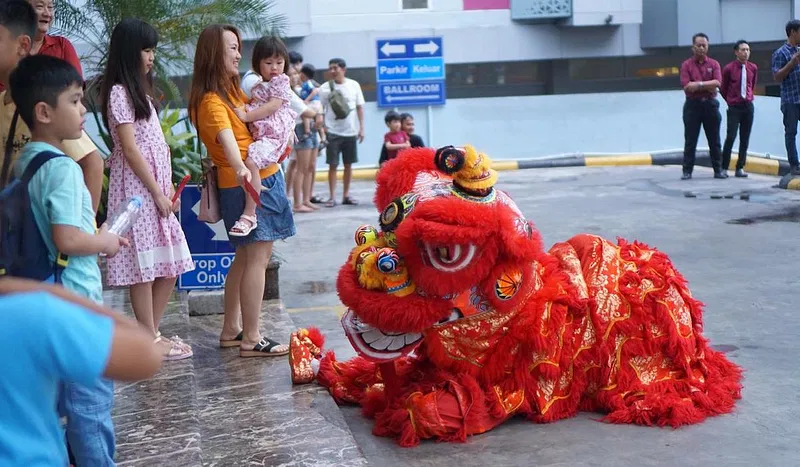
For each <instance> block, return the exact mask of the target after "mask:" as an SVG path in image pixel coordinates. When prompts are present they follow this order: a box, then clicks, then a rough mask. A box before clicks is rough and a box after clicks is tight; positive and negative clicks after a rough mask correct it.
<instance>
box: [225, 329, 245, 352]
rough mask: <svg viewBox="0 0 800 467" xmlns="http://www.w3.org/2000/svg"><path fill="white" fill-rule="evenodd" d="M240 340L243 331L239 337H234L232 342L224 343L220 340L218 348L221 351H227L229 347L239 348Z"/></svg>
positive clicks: (242, 336) (242, 337)
mask: <svg viewBox="0 0 800 467" xmlns="http://www.w3.org/2000/svg"><path fill="white" fill-rule="evenodd" d="M242 339H244V331H242V332H240V333H239V335H237V336H236V337H234V338H233V339H232V340H229V341H224V340H222V339H220V340H219V347H220V348H221V349H227V348H229V347H239V345H240V344H241V343H242Z"/></svg>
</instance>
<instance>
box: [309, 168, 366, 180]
mask: <svg viewBox="0 0 800 467" xmlns="http://www.w3.org/2000/svg"><path fill="white" fill-rule="evenodd" d="M377 173H378V169H353V180H375V174H377ZM343 175H344V171H343V170H337V171H336V179H337V180H341V179H342V177H343ZM314 181H317V182H327V181H328V171H327V170H317V174H316V176H315V177H314Z"/></svg>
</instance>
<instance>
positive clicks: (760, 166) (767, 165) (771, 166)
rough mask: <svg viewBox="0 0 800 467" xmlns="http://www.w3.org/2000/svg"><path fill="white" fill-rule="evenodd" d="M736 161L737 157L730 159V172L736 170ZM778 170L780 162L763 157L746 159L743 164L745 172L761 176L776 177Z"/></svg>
mask: <svg viewBox="0 0 800 467" xmlns="http://www.w3.org/2000/svg"><path fill="white" fill-rule="evenodd" d="M738 159H739V158H738V157H735V158H734V157H731V165H730V167H729V169H730V170H734V169H736V161H737V160H738ZM780 168H781V163H780V161H778V160H776V159H765V158H763V157H748V158H747V162H746V163H745V164H744V170H745V171H747V172H752V173H755V174H761V175H778V174H779V172H780Z"/></svg>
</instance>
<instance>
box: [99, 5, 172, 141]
mask: <svg viewBox="0 0 800 467" xmlns="http://www.w3.org/2000/svg"><path fill="white" fill-rule="evenodd" d="M157 44H158V32H157V31H156V30H155V28H154V27H153V26H151V25H150V24H148V23H146V22H144V21H141V20H138V19H135V18H126V19H123V20H122V21H120V22H119V24H117V25H116V26H115V27H114V32H113V33H111V45H110V47H109V50H108V61H107V63H106V70H105V73H103V83H102V85H101V87H100V96H101V98H102V99H103V101H102V113H103V123H104V124H105V126H106V128H107V129H109V131H110V130H111V129H110V128H109V127H108V103H109V102H108V101H109V97H110V96H111V88H112V87H114V85H115V84H121V85H122V87H124V88H125V90H126V91H127V93H128V96H129V97H130V99H131V102H132V103H133V110H134V117H135V119H136V120H141V119H147V118H150V112H151V109H150V100H151V99H150V98H152V97H153V71H152V70H150V71H149V72H148V73H147V74H145V73H144V72H143V71H142V50H145V49H154V48H155V47H156V45H157ZM152 102H153V105H154V106H156V108H158V107H157V106H158V103H157V101H156V100H155V99H153V100H152Z"/></svg>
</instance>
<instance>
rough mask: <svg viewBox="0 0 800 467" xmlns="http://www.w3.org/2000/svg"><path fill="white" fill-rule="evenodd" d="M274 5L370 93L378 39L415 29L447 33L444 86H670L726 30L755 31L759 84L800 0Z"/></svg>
mask: <svg viewBox="0 0 800 467" xmlns="http://www.w3.org/2000/svg"><path fill="white" fill-rule="evenodd" d="M276 9H277V11H278V12H279V13H282V14H283V15H284V16H285V17H286V19H287V20H288V30H287V37H288V41H289V44H290V45H291V47H292V48H293V49H295V50H297V51H299V52H301V53H302V54H303V56H304V58H305V61H306V62H308V63H312V64H314V65H315V66H317V67H318V68H324V67H325V66H326V65H327V62H328V60H329V59H330V58H332V57H341V58H344V59H345V60H346V61H347V64H348V68H349V70H348V74H349V75H350V76H351V77H353V78H355V79H357V80H358V81H360V82H361V83H362V86H363V88H364V91H365V95H366V97H367V100H374V99H375V63H376V51H375V48H376V45H375V44H376V41H377V40H379V39H387V38H403V37H418V36H441V37H442V39H443V43H444V45H443V47H444V58H445V63H446V65H447V66H446V72H447V95H448V98H469V97H499V96H519V95H542V94H565V93H585V92H619V91H635V90H639V91H641V90H663V89H675V88H676V87H677V86H678V72H679V70H678V68H679V66H680V63H681V61H683V60H684V59H685V58H687V57H688V56H689V55H690V53H691V51H690V50H689V46H690V43H691V37H692V35H693V34H694V33H696V32H705V33H706V34H708V36H709V37H710V39H711V44H712V46H711V51H710V54H711V56H713V57H715V58H717V59H718V60H720V61H721V62H722V63H723V64H724V63H725V62H727V61H729V60H731V59H732V58H733V54H732V44H733V43H734V42H736V41H737V40H738V39H747V40H748V41H751V47H752V49H753V57H752V60H753V61H754V62H756V63H757V64H758V66H759V68H760V70H761V76H760V82H761V86H760V89H759V92H760V93H764V92H765V87H767V86H769V85H770V84H771V83H772V77H771V72H770V58H771V54H772V51H773V50H774V49H775V48H776V47H778V46H780V44H781V42H783V41H784V40H785V33H784V26H785V24H786V21H788V20H789V19H791V18H794V17H795V16H796V13H800V0H350V1H347V2H342V1H340V0H280V1H278V2H276ZM247 54H248V52H245V57H247V56H248V55H247ZM245 61H246V60H244V61H243V62H245ZM320 78H321V77H320Z"/></svg>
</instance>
